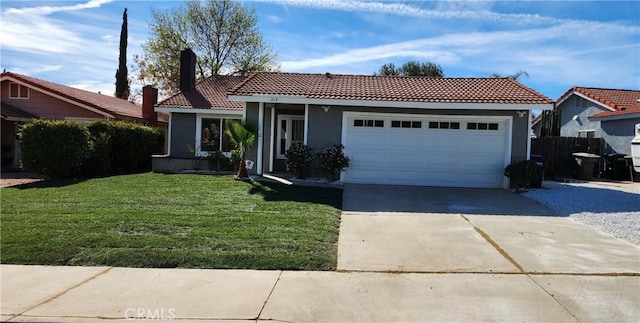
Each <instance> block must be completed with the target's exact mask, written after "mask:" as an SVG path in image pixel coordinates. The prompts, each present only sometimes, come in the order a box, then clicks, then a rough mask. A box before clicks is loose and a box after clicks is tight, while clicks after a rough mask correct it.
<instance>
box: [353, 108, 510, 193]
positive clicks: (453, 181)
mask: <svg viewBox="0 0 640 323" xmlns="http://www.w3.org/2000/svg"><path fill="white" fill-rule="evenodd" d="M353 118H356V117H355V116H354V117H351V118H347V119H348V120H347V122H346V123H345V124H346V125H348V126H347V128H346V131H345V137H344V138H343V142H344V143H345V152H346V154H347V156H348V157H349V158H350V159H351V165H350V167H349V168H347V171H346V173H345V181H346V182H353V183H383V184H408V185H434V186H463V187H502V183H503V178H504V177H503V175H502V173H503V169H504V166H505V160H508V159H507V158H506V153H507V147H506V145H507V142H508V140H507V133H508V132H507V129H508V127H507V122H506V121H504V119H503V120H498V119H490V120H491V121H490V122H491V123H498V125H499V126H498V129H499V130H467V122H476V123H477V122H479V121H478V119H482V118H483V117H473V116H470V117H468V118H461V117H459V116H458V117H453V118H454V119H453V120H454V121H455V122H458V123H459V124H460V129H432V128H429V121H432V120H446V118H447V117H446V116H416V115H411V116H406V117H403V116H398V115H393V116H391V115H389V116H386V115H384V114H376V116H375V120H385V122H384V125H385V127H377V128H376V127H353V126H352V125H353ZM357 118H362V119H365V118H370V117H365V116H359V117H357ZM403 119H407V120H409V119H410V120H417V121H422V128H393V127H391V124H392V123H391V121H393V120H403ZM454 121H451V122H454Z"/></svg>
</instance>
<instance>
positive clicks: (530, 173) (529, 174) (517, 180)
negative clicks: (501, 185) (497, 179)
mask: <svg viewBox="0 0 640 323" xmlns="http://www.w3.org/2000/svg"><path fill="white" fill-rule="evenodd" d="M504 176H507V177H509V178H510V179H511V188H540V187H542V176H543V168H542V166H538V163H536V162H535V161H533V160H523V161H521V162H517V163H513V164H511V165H509V166H507V167H506V168H505V170H504Z"/></svg>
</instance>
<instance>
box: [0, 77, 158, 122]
mask: <svg viewBox="0 0 640 323" xmlns="http://www.w3.org/2000/svg"><path fill="white" fill-rule="evenodd" d="M1 76H2V78H5V77H8V78H13V79H15V80H18V81H21V82H24V83H26V84H29V85H31V86H33V87H36V88H39V89H42V90H44V91H47V92H51V93H54V94H56V95H59V96H61V97H64V98H66V99H69V100H72V101H74V102H77V103H79V104H84V105H87V106H90V107H92V108H94V109H96V110H99V111H102V112H105V113H108V114H115V115H117V116H122V117H130V118H136V119H144V118H143V117H142V106H140V105H137V104H135V103H132V102H129V101H127V100H124V99H119V98H116V97H112V96H108V95H104V94H100V93H95V92H90V91H86V90H81V89H76V88H74V87H70V86H66V85H62V84H57V83H53V82H49V81H45V80H41V79H38V78H35V77H31V76H26V75H22V74H17V73H12V72H4V73H2V75H1ZM158 121H161V122H167V121H168V116H166V115H160V114H158Z"/></svg>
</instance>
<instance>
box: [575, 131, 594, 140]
mask: <svg viewBox="0 0 640 323" xmlns="http://www.w3.org/2000/svg"><path fill="white" fill-rule="evenodd" d="M595 137H596V131H595V130H578V138H595Z"/></svg>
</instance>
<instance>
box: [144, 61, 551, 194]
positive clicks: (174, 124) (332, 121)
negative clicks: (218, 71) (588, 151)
mask: <svg viewBox="0 0 640 323" xmlns="http://www.w3.org/2000/svg"><path fill="white" fill-rule="evenodd" d="M193 60H195V58H193ZM190 64H191V63H189V62H188V61H187V62H185V61H182V62H181V65H190ZM181 71H182V72H185V71H186V73H187V75H186V76H184V77H182V75H181V77H182V78H181V88H182V93H179V94H177V95H176V96H174V97H172V98H169V99H167V100H165V101H163V102H160V103H159V104H158V105H156V111H163V112H169V113H171V121H170V138H171V139H170V141H171V144H170V151H169V154H168V156H165V159H166V160H174V161H175V160H178V161H179V162H178V163H174V164H173V168H172V169H169V168H171V167H168V168H163V169H161V170H162V171H171V170H173V171H177V170H181V169H184V167H188V166H189V165H193V164H189V163H187V162H186V161H188V160H190V159H196V158H197V155H198V154H200V153H203V152H205V150H204V149H200V150H196V151H192V150H189V149H187V147H189V146H197V145H202V144H201V142H200V141H199V139H200V138H201V137H202V136H201V132H202V129H203V128H204V127H205V125H206V123H205V120H207V119H214V120H217V119H220V121H219V122H222V119H225V118H234V119H242V120H244V121H245V122H246V123H247V124H249V126H251V127H252V128H255V129H257V134H256V138H257V142H256V144H255V146H254V147H253V148H251V149H250V150H249V151H248V158H249V159H250V160H253V161H254V162H255V163H254V167H253V168H252V169H251V170H250V172H251V173H252V174H257V175H262V174H268V173H272V172H285V171H287V168H286V165H285V157H284V153H285V151H286V150H287V149H288V148H289V147H290V146H291V144H292V143H295V142H302V143H305V144H307V145H308V146H310V147H311V148H312V149H313V151H314V152H319V151H321V150H323V149H325V148H328V147H330V146H332V145H335V144H342V145H344V146H345V150H344V152H345V154H346V155H347V156H348V157H349V158H350V161H351V162H350V166H349V168H347V170H346V171H345V172H343V173H342V174H341V180H342V181H344V182H347V183H388V184H406V185H434V186H458V187H508V184H509V182H508V179H507V178H505V177H504V168H505V167H506V166H507V165H509V164H510V163H512V162H517V161H521V160H525V159H528V157H529V155H530V133H531V132H530V130H529V129H530V128H531V111H532V110H550V109H552V108H553V106H554V104H553V101H552V100H551V99H549V98H547V97H545V96H543V95H541V94H539V93H537V92H536V91H534V90H532V89H530V88H528V87H526V86H524V85H522V84H521V83H518V82H517V81H514V80H512V79H508V78H432V77H395V76H366V75H334V74H328V73H327V74H300V73H278V72H264V73H253V74H251V75H250V76H248V77H245V78H239V77H212V78H209V79H206V80H204V81H202V82H200V83H198V84H195V81H194V79H195V78H194V77H193V75H194V71H193V68H191V69H186V70H185V69H181ZM183 84H184V85H185V86H184V88H183V87H182V85H183ZM224 146H225V143H224V142H221V143H219V144H218V146H217V147H209V148H211V149H217V150H222V151H226V148H225V147H224ZM165 166H166V164H165ZM310 175H311V176H314V177H315V176H318V177H323V176H324V175H323V174H322V173H321V171H320V169H319V167H318V166H317V160H316V162H315V164H314V165H313V167H312V169H311V170H310Z"/></svg>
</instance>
